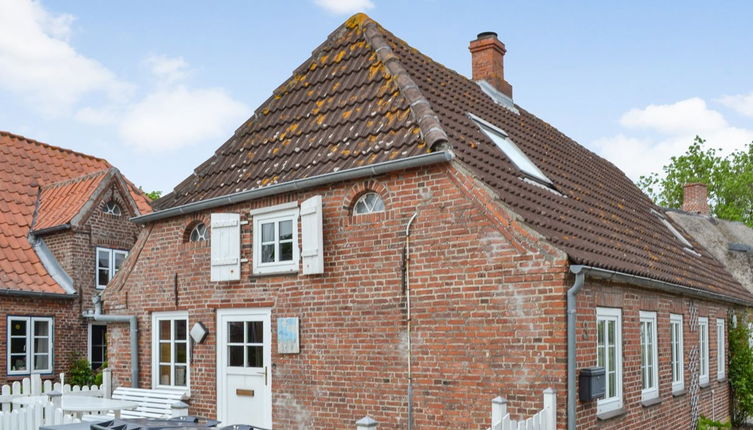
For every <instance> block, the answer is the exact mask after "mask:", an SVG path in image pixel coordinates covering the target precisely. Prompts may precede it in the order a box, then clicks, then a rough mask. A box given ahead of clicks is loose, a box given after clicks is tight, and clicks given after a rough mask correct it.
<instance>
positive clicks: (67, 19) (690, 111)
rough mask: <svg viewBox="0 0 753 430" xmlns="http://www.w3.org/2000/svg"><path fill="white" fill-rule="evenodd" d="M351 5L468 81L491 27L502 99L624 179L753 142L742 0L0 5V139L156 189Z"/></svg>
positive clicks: (752, 58)
mask: <svg viewBox="0 0 753 430" xmlns="http://www.w3.org/2000/svg"><path fill="white" fill-rule="evenodd" d="M720 5H723V6H720ZM357 10H362V11H365V12H366V13H368V14H369V15H370V16H371V17H373V18H374V19H376V20H377V21H379V22H380V23H381V24H382V25H383V26H384V27H386V28H387V29H388V30H390V31H392V32H393V33H395V34H396V35H397V36H398V37H400V38H402V39H403V40H405V41H407V42H408V43H409V44H411V45H412V46H414V47H416V48H418V49H419V50H421V51H423V52H424V53H426V54H427V55H429V56H430V57H432V58H433V59H434V60H436V61H438V62H440V63H443V64H445V65H446V66H448V67H450V68H452V69H454V70H457V71H458V72H460V73H462V74H465V75H469V74H470V54H469V53H468V49H467V47H468V42H469V41H470V40H471V39H473V38H475V35H476V34H477V33H479V32H481V31H487V30H491V31H496V32H498V33H499V35H500V38H501V39H502V40H503V41H504V42H505V44H506V45H507V50H508V53H507V56H506V58H505V71H506V78H507V80H508V81H509V82H510V83H511V84H512V85H513V87H514V93H515V101H516V102H517V103H518V104H520V105H521V106H523V107H524V108H525V109H527V110H529V111H531V112H533V113H534V114H536V115H537V116H539V117H541V118H542V119H544V120H546V121H547V122H549V123H551V124H552V125H554V126H556V127H557V128H559V129H560V131H562V132H563V133H565V134H567V135H569V136H570V137H572V138H574V139H576V140H577V141H579V142H580V143H581V144H583V145H585V146H587V147H588V148H590V149H592V150H593V151H595V152H597V153H599V154H600V155H602V156H604V157H606V158H608V159H609V160H610V161H612V162H613V163H615V164H616V165H617V166H619V167H620V168H622V169H623V170H625V171H626V173H627V174H628V175H629V176H630V177H631V178H633V179H635V178H637V177H638V176H639V175H640V174H645V173H648V172H650V171H654V170H657V169H658V168H659V167H660V166H661V165H663V164H665V162H666V161H667V160H668V159H669V156H670V155H672V154H678V153H681V152H683V151H684V149H685V148H686V147H687V146H688V145H689V144H690V142H691V140H692V137H693V136H694V135H695V134H701V135H702V136H704V137H706V138H708V139H709V142H710V144H711V145H713V146H714V147H719V148H723V150H724V151H727V152H729V151H731V150H734V149H738V148H741V147H742V146H743V145H745V144H746V143H748V142H750V141H752V140H753V79H751V70H753V33H752V32H750V31H749V25H750V23H749V19H750V17H751V16H753V3H751V2H743V1H739V2H734V1H728V2H724V3H715V2H700V1H663V2H655V1H652V2H648V1H631V2H611V1H601V2H596V1H591V2H586V1H582V2H533V1H526V2H523V1H520V2H511V1H499V0H497V1H472V0H468V1H463V2H459V1H449V0H447V1H442V0H414V1H411V2H406V1H384V0H339V1H338V0H300V1H276V2H261V1H230V0H226V1H222V2H206V1H189V0H180V1H169V0H161V1H159V2H155V1H138V0H131V1H128V2H102V1H94V0H91V1H75V0H72V1H66V2H52V1H43V2H41V3H39V2H36V3H32V2H29V1H27V0H0V29H3V30H0V129H1V130H6V131H10V132H14V133H18V134H22V135H25V136H27V137H30V138H34V139H38V140H42V141H44V142H47V143H51V144H54V145H59V146H63V147H67V148H72V149H75V150H79V151H83V152H86V153H90V154H92V155H96V156H100V157H104V158H107V159H108V160H109V161H110V162H111V163H112V164H114V165H115V166H117V167H118V168H120V169H121V170H122V171H123V172H124V173H125V174H126V175H127V176H128V177H129V178H130V179H131V180H133V181H134V182H135V183H136V184H138V185H141V186H143V187H144V189H146V190H155V189H156V190H163V191H169V190H171V189H172V188H173V186H175V185H176V184H177V183H179V182H180V181H181V180H183V179H184V178H185V177H187V176H188V175H190V173H191V172H192V170H193V168H194V167H196V166H197V165H198V164H200V163H201V162H202V161H204V160H205V159H206V158H208V157H209V156H210V155H211V154H212V153H213V152H214V150H215V149H217V148H218V147H219V146H220V145H221V144H222V143H223V142H225V140H227V139H228V138H229V137H230V136H231V135H232V133H233V131H234V130H235V128H236V127H237V126H239V125H240V124H241V123H242V122H243V121H244V120H245V119H246V118H247V117H249V116H250V115H251V113H252V112H253V110H254V109H255V108H256V107H257V106H258V105H259V104H260V103H261V102H263V101H264V100H265V99H266V98H267V97H269V95H270V94H271V92H272V91H273V90H274V89H275V88H276V87H277V86H278V85H279V84H280V83H282V82H283V81H284V80H285V79H286V78H287V77H289V76H290V74H291V72H292V71H293V69H294V68H295V67H297V66H298V65H299V64H300V63H302V62H303V61H305V60H306V59H307V58H308V56H309V55H310V53H311V51H312V50H313V49H314V48H316V47H317V46H318V45H319V44H320V43H321V42H322V41H324V39H325V38H326V37H327V35H328V34H329V33H330V32H331V31H332V30H334V29H335V28H336V27H337V26H338V25H340V24H341V23H342V22H343V21H344V20H345V19H347V18H348V17H349V16H350V15H351V14H352V13H353V12H354V11H357Z"/></svg>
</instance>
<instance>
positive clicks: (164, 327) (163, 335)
mask: <svg viewBox="0 0 753 430" xmlns="http://www.w3.org/2000/svg"><path fill="white" fill-rule="evenodd" d="M159 340H170V320H162V321H160V322H159Z"/></svg>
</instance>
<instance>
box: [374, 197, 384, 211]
mask: <svg viewBox="0 0 753 430" xmlns="http://www.w3.org/2000/svg"><path fill="white" fill-rule="evenodd" d="M382 211H384V201H383V200H382V199H376V201H375V202H374V212H382Z"/></svg>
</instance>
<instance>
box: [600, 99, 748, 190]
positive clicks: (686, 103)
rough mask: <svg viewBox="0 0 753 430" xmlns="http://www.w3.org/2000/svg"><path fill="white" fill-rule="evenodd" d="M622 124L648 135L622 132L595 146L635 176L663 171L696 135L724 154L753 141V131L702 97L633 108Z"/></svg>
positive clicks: (606, 138)
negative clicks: (730, 120) (732, 120)
mask: <svg viewBox="0 0 753 430" xmlns="http://www.w3.org/2000/svg"><path fill="white" fill-rule="evenodd" d="M620 124H621V125H622V126H623V127H625V128H628V129H636V130H642V131H647V132H648V135H642V136H630V135H629V134H626V133H619V134H617V135H615V136H611V137H604V138H601V139H597V140H596V141H594V142H593V145H592V146H593V148H594V150H595V151H596V152H598V153H599V154H600V155H602V156H604V157H605V158H606V159H608V160H610V161H612V162H613V163H614V164H616V165H617V167H619V168H620V169H622V170H623V171H624V172H625V173H626V174H627V175H628V176H629V177H630V178H632V179H638V177H640V176H641V175H647V174H649V173H652V172H660V170H661V167H662V166H664V165H666V164H667V163H669V161H670V158H671V157H672V156H674V155H680V154H683V153H684V152H685V151H686V150H687V148H688V146H690V144H691V143H692V142H693V139H694V138H695V136H696V135H698V136H701V137H702V138H704V139H706V141H707V145H709V146H710V147H713V148H719V149H721V150H722V153H724V154H728V153H730V152H732V151H735V150H738V149H742V148H743V147H745V146H746V145H747V144H748V143H750V142H751V141H753V130H750V129H745V128H739V127H734V126H732V125H730V124H729V123H728V122H727V120H726V119H725V118H724V116H723V115H722V114H721V113H719V112H717V111H715V110H713V109H709V108H708V107H707V105H706V102H705V101H704V100H702V99H699V98H691V99H687V100H682V101H679V102H677V103H672V104H666V105H649V106H647V107H645V108H642V109H631V110H630V111H628V112H627V113H625V114H624V115H623V116H622V117H621V119H620Z"/></svg>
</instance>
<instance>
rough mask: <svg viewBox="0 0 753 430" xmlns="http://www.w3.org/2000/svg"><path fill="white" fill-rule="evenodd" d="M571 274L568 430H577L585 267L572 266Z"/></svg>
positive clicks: (568, 333) (568, 337)
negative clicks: (578, 312) (578, 334)
mask: <svg viewBox="0 0 753 430" xmlns="http://www.w3.org/2000/svg"><path fill="white" fill-rule="evenodd" d="M570 272H572V273H573V274H575V283H573V286H572V287H570V289H569V290H567V430H575V409H576V403H575V372H576V363H575V358H576V348H575V346H576V337H575V323H576V318H575V317H576V309H577V301H576V299H575V296H576V295H577V294H578V292H579V291H580V289H581V288H583V283H584V282H585V279H586V273H585V271H584V270H583V266H570Z"/></svg>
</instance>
